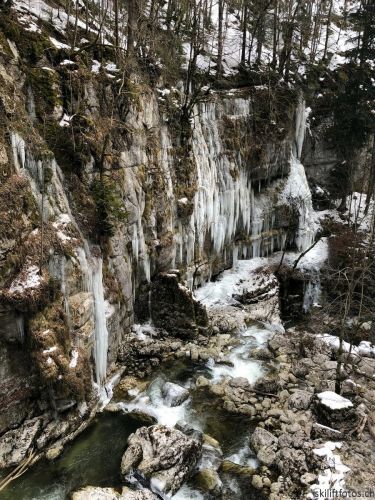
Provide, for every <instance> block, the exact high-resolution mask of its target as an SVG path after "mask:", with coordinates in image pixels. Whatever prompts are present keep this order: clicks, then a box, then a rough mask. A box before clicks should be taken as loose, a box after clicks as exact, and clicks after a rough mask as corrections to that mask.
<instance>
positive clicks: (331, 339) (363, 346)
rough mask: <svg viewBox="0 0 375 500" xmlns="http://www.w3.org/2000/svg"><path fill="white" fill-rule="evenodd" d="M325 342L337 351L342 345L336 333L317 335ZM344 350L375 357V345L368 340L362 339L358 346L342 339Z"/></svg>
mask: <svg viewBox="0 0 375 500" xmlns="http://www.w3.org/2000/svg"><path fill="white" fill-rule="evenodd" d="M317 337H318V338H320V339H321V340H322V341H323V342H325V343H327V344H329V345H330V346H332V347H333V349H334V350H335V351H337V350H338V349H339V347H340V339H339V337H336V336H335V335H329V334H328V333H324V334H322V335H317ZM341 348H342V350H343V352H350V353H351V354H353V355H356V356H362V357H366V358H375V346H374V345H373V344H371V342H368V341H366V340H362V342H360V343H359V345H358V346H356V345H350V343H349V342H346V341H345V340H343V341H342V346H341Z"/></svg>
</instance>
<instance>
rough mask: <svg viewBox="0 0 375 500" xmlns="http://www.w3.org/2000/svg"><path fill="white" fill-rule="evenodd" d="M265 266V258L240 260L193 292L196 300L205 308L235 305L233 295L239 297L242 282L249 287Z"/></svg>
mask: <svg viewBox="0 0 375 500" xmlns="http://www.w3.org/2000/svg"><path fill="white" fill-rule="evenodd" d="M266 264H267V259H266V258H256V259H251V260H240V261H238V262H237V263H236V265H235V266H233V267H232V268H231V269H229V270H228V271H224V272H223V273H222V274H221V276H220V278H219V279H218V280H216V281H211V282H209V283H207V284H206V285H204V286H202V287H201V288H199V289H198V290H196V291H195V296H196V298H197V299H198V300H199V301H200V302H202V303H203V304H204V305H206V306H213V305H219V304H222V305H228V304H229V305H230V304H234V303H236V301H235V300H234V299H233V295H240V294H241V291H242V290H243V282H244V280H246V285H248V286H251V282H252V280H254V279H255V275H256V271H257V270H258V269H259V268H260V267H262V266H263V265H266Z"/></svg>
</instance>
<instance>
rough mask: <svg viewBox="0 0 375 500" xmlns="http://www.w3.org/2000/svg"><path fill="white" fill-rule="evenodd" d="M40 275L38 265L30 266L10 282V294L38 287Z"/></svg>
mask: <svg viewBox="0 0 375 500" xmlns="http://www.w3.org/2000/svg"><path fill="white" fill-rule="evenodd" d="M41 280H42V277H41V276H40V274H39V268H38V266H30V267H29V268H28V269H27V270H26V272H25V273H21V274H20V275H19V276H17V278H16V279H15V280H14V281H13V282H12V284H11V285H10V288H9V293H10V294H17V293H22V292H24V291H25V290H27V289H35V288H38V287H39V285H40V283H41Z"/></svg>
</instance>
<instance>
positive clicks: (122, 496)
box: [72, 486, 157, 500]
mask: <svg viewBox="0 0 375 500" xmlns="http://www.w3.org/2000/svg"><path fill="white" fill-rule="evenodd" d="M72 500H157V497H156V496H155V495H154V494H153V493H152V492H151V491H150V490H147V489H145V488H142V489H140V490H136V491H133V490H131V489H129V488H126V487H125V488H123V489H122V492H121V493H120V492H118V491H117V490H115V489H113V488H98V487H97V486H86V487H85V488H82V489H80V490H78V491H75V492H74V493H73V494H72Z"/></svg>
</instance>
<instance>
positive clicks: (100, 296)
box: [76, 248, 108, 386]
mask: <svg viewBox="0 0 375 500" xmlns="http://www.w3.org/2000/svg"><path fill="white" fill-rule="evenodd" d="M87 251H89V250H88V249H87ZM76 253H77V258H78V261H79V265H80V269H81V272H82V291H85V292H91V293H92V295H93V298H94V318H95V346H94V359H95V375H96V381H97V383H98V384H99V385H100V386H102V385H103V383H104V381H105V378H106V373H107V351H108V330H107V321H106V314H105V313H106V310H105V301H104V289H103V269H102V268H103V262H102V259H101V258H99V257H94V256H91V255H90V256H89V259H87V257H86V252H85V250H84V249H83V248H77V250H76Z"/></svg>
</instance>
